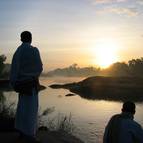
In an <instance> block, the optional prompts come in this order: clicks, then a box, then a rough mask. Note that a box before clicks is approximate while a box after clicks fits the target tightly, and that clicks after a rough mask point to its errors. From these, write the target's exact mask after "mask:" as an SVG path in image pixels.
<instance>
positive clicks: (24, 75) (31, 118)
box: [10, 31, 43, 143]
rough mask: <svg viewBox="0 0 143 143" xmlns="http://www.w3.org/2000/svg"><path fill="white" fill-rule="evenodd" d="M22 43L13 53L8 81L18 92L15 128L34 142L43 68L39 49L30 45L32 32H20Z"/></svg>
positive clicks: (25, 137)
mask: <svg viewBox="0 0 143 143" xmlns="http://www.w3.org/2000/svg"><path fill="white" fill-rule="evenodd" d="M21 41H22V44H21V45H20V46H19V47H18V48H17V50H16V52H15V53H14V56H13V59H12V65H11V75H10V81H11V85H12V87H13V88H14V90H15V91H16V92H18V93H19V99H18V105H17V111H16V118H15V128H16V129H17V130H18V131H19V132H20V133H21V135H22V137H23V138H24V139H26V142H30V143H35V142H37V141H36V138H35V135H36V130H37V115H38V83H39V82H38V78H39V76H40V74H41V72H42V70H43V68H42V62H41V58H40V54H39V50H38V49H37V48H36V47H33V46H32V45H31V42H32V34H31V33H30V32H29V31H24V32H22V33H21Z"/></svg>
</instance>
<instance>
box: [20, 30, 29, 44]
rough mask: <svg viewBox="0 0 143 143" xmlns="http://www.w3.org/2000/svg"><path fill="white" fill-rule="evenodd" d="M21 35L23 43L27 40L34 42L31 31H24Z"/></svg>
mask: <svg viewBox="0 0 143 143" xmlns="http://www.w3.org/2000/svg"><path fill="white" fill-rule="evenodd" d="M20 37H21V41H22V42H23V43H25V42H27V43H31V42H32V34H31V33H30V32H29V31H24V32H22V33H21V35H20Z"/></svg>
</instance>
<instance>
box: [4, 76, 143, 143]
mask: <svg viewBox="0 0 143 143" xmlns="http://www.w3.org/2000/svg"><path fill="white" fill-rule="evenodd" d="M83 79H84V78H63V77H62V78H59V77H58V78H41V79H40V82H41V84H43V85H45V86H46V87H47V89H46V90H43V91H41V92H40V93H39V105H40V107H41V110H44V109H46V108H47V107H48V108H52V107H54V109H55V110H54V112H53V113H51V114H50V115H49V116H48V117H47V118H52V117H55V116H54V115H56V114H59V113H60V114H62V115H65V116H70V114H71V116H72V121H73V123H74V125H75V126H76V129H75V132H74V134H75V135H76V136H77V137H79V138H80V139H81V140H83V141H84V142H85V143H102V138H103V133H104V128H105V126H106V124H107V122H108V121H109V119H110V117H111V116H112V115H114V114H117V113H120V112H121V106H122V103H121V102H115V101H104V100H88V99H83V98H81V97H80V96H79V95H76V96H69V97H67V96H65V95H66V94H69V93H70V92H69V91H68V90H65V89H51V88H49V87H48V86H49V85H51V84H54V83H59V84H62V83H70V82H77V81H81V80H83ZM3 93H4V95H6V97H7V98H8V99H9V100H8V101H9V102H15V103H17V95H16V93H15V92H3ZM136 105H137V109H136V114H135V120H136V121H137V122H139V123H140V124H141V125H142V126H143V103H137V104H136Z"/></svg>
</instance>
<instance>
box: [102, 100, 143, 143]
mask: <svg viewBox="0 0 143 143" xmlns="http://www.w3.org/2000/svg"><path fill="white" fill-rule="evenodd" d="M134 114H135V104H134V103H132V102H129V101H128V102H125V103H124V104H123V108H122V113H121V114H117V115H114V116H113V117H112V118H111V119H110V121H109V122H108V125H107V127H106V129H105V132H104V137H103V143H143V129H142V127H141V126H140V125H139V124H138V123H137V122H135V121H134V120H133V119H134Z"/></svg>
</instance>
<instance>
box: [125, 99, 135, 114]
mask: <svg viewBox="0 0 143 143" xmlns="http://www.w3.org/2000/svg"><path fill="white" fill-rule="evenodd" d="M135 109H136V105H135V104H134V103H133V102H130V101H127V102H124V104H123V107H122V112H127V113H131V114H135V112H136V110H135Z"/></svg>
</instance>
